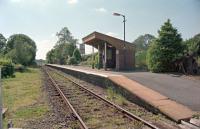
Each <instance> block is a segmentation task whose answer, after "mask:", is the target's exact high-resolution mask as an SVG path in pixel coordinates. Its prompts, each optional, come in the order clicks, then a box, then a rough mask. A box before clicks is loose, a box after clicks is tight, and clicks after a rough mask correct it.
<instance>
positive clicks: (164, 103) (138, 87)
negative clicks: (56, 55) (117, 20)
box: [54, 65, 200, 122]
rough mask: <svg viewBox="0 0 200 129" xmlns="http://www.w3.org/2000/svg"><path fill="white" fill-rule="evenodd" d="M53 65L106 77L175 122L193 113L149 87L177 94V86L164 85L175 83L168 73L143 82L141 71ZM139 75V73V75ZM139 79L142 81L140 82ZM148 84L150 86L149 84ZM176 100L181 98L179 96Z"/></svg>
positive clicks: (171, 98)
mask: <svg viewBox="0 0 200 129" xmlns="http://www.w3.org/2000/svg"><path fill="white" fill-rule="evenodd" d="M54 66H56V67H63V68H65V69H70V70H73V71H76V72H83V73H86V74H94V75H98V76H101V77H105V78H108V79H110V80H111V81H112V82H114V83H116V84H118V85H119V86H121V87H123V88H124V89H126V90H127V91H129V92H131V93H132V94H133V95H135V96H137V97H138V98H140V99H141V100H143V101H144V102H146V103H148V104H150V105H151V106H153V107H154V108H156V109H158V110H160V111H161V112H162V113H163V114H165V115H167V116H168V117H170V118H171V119H173V120H175V121H177V122H178V121H180V120H183V119H188V118H191V117H192V116H193V114H194V112H193V111H192V110H191V109H190V108H188V107H190V106H188V105H187V106H188V107H186V106H184V105H182V104H181V103H179V102H178V101H176V100H175V101H174V100H173V96H172V97H171V96H170V94H169V95H168V96H167V95H165V94H162V93H159V92H158V91H157V90H155V89H153V88H151V87H153V85H156V86H159V88H160V89H165V88H166V89H167V90H166V91H168V92H173V93H174V94H173V95H174V96H178V95H177V93H179V92H180V91H179V88H177V89H176V90H177V91H170V90H175V89H173V88H172V89H168V88H169V87H168V88H167V87H165V83H167V84H166V85H170V86H171V85H172V84H173V83H176V79H178V78H176V79H174V77H172V76H169V75H162V74H156V75H154V76H157V75H162V76H167V77H166V78H162V79H160V78H158V79H155V80H157V82H156V81H152V82H150V81H148V79H147V82H145V81H146V80H145V79H144V80H142V78H144V77H143V76H142V75H141V73H137V72H134V73H132V72H126V73H125V72H111V71H110V72H108V71H102V70H93V69H89V68H84V67H79V66H78V67H72V66H60V65H54ZM137 74H138V75H137ZM146 74H149V75H151V74H152V73H146ZM133 75H134V76H133ZM139 75H141V77H140V76H139ZM145 77H146V78H148V76H147V75H145ZM168 78H170V79H171V78H173V79H174V80H173V82H171V80H170V79H169V80H168V81H167V80H165V79H168ZM149 80H151V79H150V78H149ZM164 80H165V81H164ZM181 80H182V79H181ZM183 80H184V79H183ZM140 81H141V82H143V83H141V82H140ZM188 81H189V80H188ZM148 82H149V83H148ZM190 82H191V83H192V82H193V81H190ZM144 83H145V84H144ZM177 83H181V84H177V85H178V86H182V85H184V86H186V85H185V84H182V82H181V81H178V82H177ZM148 84H149V85H151V86H149V85H148ZM199 84H200V83H199ZM177 85H173V86H174V87H175V88H176V86H177ZM162 87H163V88H162ZM171 87H172V86H171ZM189 87H190V85H189V86H188V89H189ZM194 87H196V88H197V89H198V87H199V86H197V85H195V86H194ZM156 88H157V87H156ZM188 89H187V88H186V89H185V90H188ZM185 92H187V91H185ZM195 93H196V92H195ZM199 93H200V92H199ZM189 94H192V93H187V96H189ZM191 96H192V95H191ZM199 96H200V94H199ZM194 99H196V98H194ZM178 100H181V98H179V99H178ZM199 101H200V100H199ZM182 102H183V104H184V102H185V101H182ZM186 102H187V101H186ZM188 103H189V102H188ZM197 103H198V102H197ZM194 104H196V103H194ZM185 105H186V104H185Z"/></svg>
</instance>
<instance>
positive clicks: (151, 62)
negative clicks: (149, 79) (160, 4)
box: [147, 19, 184, 72]
mask: <svg viewBox="0 0 200 129" xmlns="http://www.w3.org/2000/svg"><path fill="white" fill-rule="evenodd" d="M158 34H159V36H158V38H156V40H154V41H153V43H152V44H151V45H150V48H149V49H148V52H147V53H148V54H147V63H148V68H149V70H151V71H153V72H169V71H173V69H172V62H173V61H175V60H176V59H178V58H180V57H181V56H183V52H184V45H183V44H182V38H181V35H180V34H179V33H178V31H177V29H175V28H174V27H173V26H172V24H171V23H170V20H169V19H168V20H167V22H165V23H164V25H163V26H161V29H160V30H159V31H158Z"/></svg>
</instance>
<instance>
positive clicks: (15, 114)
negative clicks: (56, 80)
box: [3, 69, 48, 127]
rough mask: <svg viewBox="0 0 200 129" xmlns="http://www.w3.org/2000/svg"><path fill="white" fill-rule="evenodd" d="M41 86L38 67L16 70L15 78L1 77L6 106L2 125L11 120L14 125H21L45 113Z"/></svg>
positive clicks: (46, 108) (46, 109) (45, 105)
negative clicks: (22, 70) (23, 70)
mask: <svg viewBox="0 0 200 129" xmlns="http://www.w3.org/2000/svg"><path fill="white" fill-rule="evenodd" d="M41 86H42V82H41V73H40V70H39V69H27V70H26V71H25V72H23V73H20V72H16V78H8V79H3V103H4V107H7V108H8V113H7V115H6V118H5V120H4V126H6V123H7V122H8V120H12V121H13V123H14V126H15V127H23V125H25V123H26V122H27V121H28V120H30V119H37V118H40V117H42V116H43V115H44V114H45V113H47V111H48V107H47V104H46V103H45V102H44V97H43V94H42V91H41Z"/></svg>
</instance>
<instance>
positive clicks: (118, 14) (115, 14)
mask: <svg viewBox="0 0 200 129" xmlns="http://www.w3.org/2000/svg"><path fill="white" fill-rule="evenodd" d="M113 15H114V16H122V17H123V22H124V46H123V47H124V48H123V49H124V68H125V66H126V16H125V15H123V14H120V13H113Z"/></svg>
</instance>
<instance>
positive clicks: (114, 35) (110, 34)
mask: <svg viewBox="0 0 200 129" xmlns="http://www.w3.org/2000/svg"><path fill="white" fill-rule="evenodd" d="M106 34H107V35H109V36H112V37H118V34H116V33H113V32H108V33H106Z"/></svg>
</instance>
